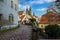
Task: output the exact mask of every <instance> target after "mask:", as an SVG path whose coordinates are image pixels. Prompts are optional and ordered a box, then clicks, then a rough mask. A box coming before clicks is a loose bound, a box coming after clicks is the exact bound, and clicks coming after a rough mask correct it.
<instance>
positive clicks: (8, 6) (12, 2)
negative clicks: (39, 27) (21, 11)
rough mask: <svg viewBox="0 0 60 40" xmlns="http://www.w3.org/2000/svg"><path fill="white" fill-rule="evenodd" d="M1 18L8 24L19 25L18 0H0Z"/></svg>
mask: <svg viewBox="0 0 60 40" xmlns="http://www.w3.org/2000/svg"><path fill="white" fill-rule="evenodd" d="M0 20H1V21H3V22H2V23H4V24H6V25H10V24H14V25H18V0H0ZM7 22H9V23H7ZM4 24H2V25H4Z"/></svg>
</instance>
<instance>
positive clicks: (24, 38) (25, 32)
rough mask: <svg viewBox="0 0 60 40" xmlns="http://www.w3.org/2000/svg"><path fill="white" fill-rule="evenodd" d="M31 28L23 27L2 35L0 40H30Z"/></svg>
mask: <svg viewBox="0 0 60 40" xmlns="http://www.w3.org/2000/svg"><path fill="white" fill-rule="evenodd" d="M31 29H32V28H31V26H28V25H21V27H20V28H18V29H16V30H14V31H10V32H6V33H2V34H0V40H29V39H30V37H31V31H32V30H31Z"/></svg>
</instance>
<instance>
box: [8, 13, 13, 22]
mask: <svg viewBox="0 0 60 40" xmlns="http://www.w3.org/2000/svg"><path fill="white" fill-rule="evenodd" d="M13 21H14V17H13V14H9V22H13Z"/></svg>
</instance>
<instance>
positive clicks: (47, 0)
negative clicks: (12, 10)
mask: <svg viewBox="0 0 60 40" xmlns="http://www.w3.org/2000/svg"><path fill="white" fill-rule="evenodd" d="M54 1H56V0H33V1H29V2H25V3H26V4H27V3H28V4H29V5H32V4H43V3H50V2H54Z"/></svg>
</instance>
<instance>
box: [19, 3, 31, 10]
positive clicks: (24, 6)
mask: <svg viewBox="0 0 60 40" xmlns="http://www.w3.org/2000/svg"><path fill="white" fill-rule="evenodd" d="M26 7H28V8H30V6H29V5H21V4H19V8H20V9H22V10H25V9H26Z"/></svg>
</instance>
